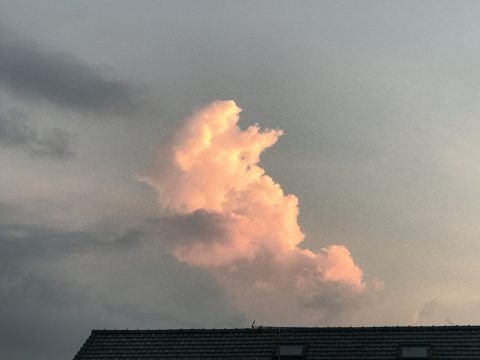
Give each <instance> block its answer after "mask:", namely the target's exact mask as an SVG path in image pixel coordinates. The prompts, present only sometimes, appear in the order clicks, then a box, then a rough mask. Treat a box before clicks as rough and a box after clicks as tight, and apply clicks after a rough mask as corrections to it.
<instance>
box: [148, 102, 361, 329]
mask: <svg viewBox="0 0 480 360" xmlns="http://www.w3.org/2000/svg"><path fill="white" fill-rule="evenodd" d="M239 112H240V109H239V108H238V107H237V105H236V104H235V103H234V102H233V101H217V102H214V103H212V104H210V105H208V106H206V107H205V108H203V109H201V110H199V111H198V112H196V113H195V114H193V115H192V116H191V117H190V118H189V119H187V121H186V123H185V125H184V126H183V127H182V128H181V129H180V130H179V132H178V133H177V134H176V136H175V137H174V138H173V139H172V140H171V141H170V142H168V143H166V144H164V145H163V146H161V147H160V149H159V150H158V152H157V155H156V157H155V160H154V162H153V163H152V164H151V166H150V167H149V168H148V169H147V170H146V171H145V173H144V174H143V175H142V176H141V179H142V180H143V181H145V182H147V183H148V184H149V185H151V186H152V187H153V188H154V189H155V190H156V191H157V193H158V200H159V204H160V205H161V207H162V208H164V209H165V210H167V211H169V212H170V213H171V214H172V219H174V218H175V216H176V217H177V220H171V222H170V225H169V226H167V225H165V224H163V228H162V229H166V230H167V232H168V233H169V234H171V236H170V237H171V238H172V239H173V242H174V244H173V246H172V247H173V249H172V251H173V253H174V255H175V256H176V257H177V258H178V259H179V260H180V261H182V262H185V263H187V264H189V265H191V266H196V267H201V268H205V269H208V271H209V272H210V273H211V274H212V275H213V276H214V277H215V278H216V279H217V280H218V281H219V282H220V283H221V284H222V285H223V286H225V287H226V288H227V289H228V291H229V293H230V294H232V295H233V299H234V301H235V303H236V305H237V308H238V309H240V310H241V311H242V312H245V313H246V314H248V315H249V316H255V317H257V318H258V319H265V320H267V321H271V322H275V323H278V322H288V321H290V323H292V322H291V321H293V322H296V323H298V322H299V321H300V322H302V321H303V322H305V321H315V320H317V321H319V322H335V321H336V322H338V321H339V317H340V313H341V312H342V311H343V310H344V309H346V308H347V307H351V306H347V304H348V303H351V304H353V303H355V299H358V298H360V297H361V296H362V294H363V293H364V290H365V283H364V282H363V279H362V271H361V270H360V268H359V267H358V266H357V265H356V264H355V263H354V261H353V259H352V258H351V255H350V252H349V250H348V249H347V248H346V247H344V246H342V245H331V246H328V247H325V248H323V249H321V250H320V251H318V252H313V251H311V250H308V249H303V248H301V247H300V244H301V243H302V241H303V239H304V234H303V233H302V231H301V229H300V227H299V225H298V222H297V217H298V199H297V198H296V197H295V196H294V195H291V194H289V195H286V194H284V192H283V190H282V188H281V187H280V185H279V184H277V183H275V181H274V180H273V179H272V178H271V177H270V176H268V175H266V174H265V171H264V169H262V168H261V167H259V166H258V163H259V161H260V154H261V153H262V152H263V151H264V150H265V149H266V148H268V147H270V146H272V145H273V144H274V143H275V142H276V141H277V139H278V137H279V136H280V135H282V131H281V130H270V129H267V130H265V131H262V130H260V128H259V127H258V126H257V125H254V126H250V127H248V128H247V129H245V130H241V129H240V128H239V127H238V121H239V115H238V114H239ZM199 219H201V221H200V222H198V220H199ZM186 220H188V222H189V224H185V223H184V222H185V221H186ZM194 220H197V222H195V221H194ZM184 225H185V226H184ZM190 225H193V227H192V229H200V231H199V232H196V231H193V232H191V231H188V230H185V229H186V228H188V227H189V226H190ZM199 225H200V226H199ZM206 227H210V228H211V229H212V230H211V233H209V232H208V231H205V230H204V229H205V228H206ZM332 314H335V315H334V316H332Z"/></svg>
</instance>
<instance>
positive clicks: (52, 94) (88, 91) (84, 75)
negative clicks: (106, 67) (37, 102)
mask: <svg viewBox="0 0 480 360" xmlns="http://www.w3.org/2000/svg"><path fill="white" fill-rule="evenodd" d="M0 84H1V85H3V86H4V87H6V88H7V89H9V90H10V91H12V92H13V93H14V94H16V95H19V96H23V97H28V98H34V99H44V100H48V101H50V102H52V103H55V104H57V105H60V106H63V107H66V108H70V109H74V110H80V111H93V112H115V113H125V112H130V111H132V109H134V108H135V107H136V106H137V104H136V100H135V93H136V90H135V88H134V86H133V85H132V84H131V83H130V82H128V81H120V80H116V79H110V78H108V77H107V76H105V75H104V74H103V72H102V71H101V70H100V69H99V68H98V67H94V66H90V65H86V64H84V63H83V62H81V61H80V60H79V59H77V58H75V57H74V56H73V55H71V54H68V53H65V52H56V51H51V50H48V49H46V48H44V47H42V46H40V45H38V44H36V43H34V42H33V41H29V40H26V39H23V38H21V37H19V36H17V35H16V34H14V33H13V32H12V31H10V30H9V29H7V28H5V27H0Z"/></svg>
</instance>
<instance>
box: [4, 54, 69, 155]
mask: <svg viewBox="0 0 480 360" xmlns="http://www.w3.org/2000/svg"><path fill="white" fill-rule="evenodd" d="M0 57H1V55H0ZM0 146H1V147H3V148H17V149H21V150H24V151H26V152H28V153H29V154H30V155H32V156H37V157H51V158H56V159H68V158H72V157H74V156H75V153H74V152H73V150H72V148H71V135H70V134H69V133H68V132H67V131H65V130H62V129H58V128H53V129H49V130H47V131H44V132H43V133H42V134H39V133H38V132H37V131H36V130H35V129H33V128H32V127H30V126H29V124H28V122H27V121H26V115H25V114H24V113H22V112H20V111H18V110H15V109H12V110H10V111H8V112H6V113H4V112H1V111H0Z"/></svg>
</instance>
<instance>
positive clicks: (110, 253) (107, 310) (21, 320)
mask: <svg viewBox="0 0 480 360" xmlns="http://www.w3.org/2000/svg"><path fill="white" fill-rule="evenodd" d="M9 209H11V206H9V205H8V204H4V203H1V202H0V210H1V211H2V212H4V213H8V211H9ZM145 237H146V235H145V233H144V229H142V228H139V229H131V230H128V231H124V232H121V233H119V234H115V233H114V231H113V230H110V231H109V232H108V233H102V232H89V231H65V230H59V229H55V228H51V227H46V226H34V225H20V224H14V223H5V222H2V218H0V303H1V304H2V307H1V309H0V358H8V359H12V360H16V359H36V360H38V359H40V360H43V359H66V358H72V357H73V355H74V354H75V352H76V351H78V349H79V348H80V346H81V344H82V342H83V341H84V340H85V338H86V337H87V336H88V334H89V332H90V330H91V329H92V328H168V327H178V326H182V327H199V326H222V327H225V326H228V327H230V326H243V325H245V323H246V321H245V319H244V317H243V316H242V315H241V314H238V313H236V312H235V311H233V310H231V309H230V308H229V305H228V303H227V301H226V299H225V298H224V296H225V295H224V294H223V290H222V289H221V288H220V287H218V286H217V285H216V284H215V283H214V282H213V281H212V279H210V278H209V276H208V275H207V274H205V273H203V272H202V271H198V270H192V269H189V268H188V267H186V266H184V265H182V264H180V263H178V262H177V261H176V260H175V259H174V258H172V257H171V256H170V255H169V254H168V253H165V252H162V249H161V248H159V247H156V246H155V242H152V241H148V239H146V238H145ZM191 309H196V310H197V311H195V312H193V313H192V312H191Z"/></svg>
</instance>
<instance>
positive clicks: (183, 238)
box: [146, 210, 227, 245]
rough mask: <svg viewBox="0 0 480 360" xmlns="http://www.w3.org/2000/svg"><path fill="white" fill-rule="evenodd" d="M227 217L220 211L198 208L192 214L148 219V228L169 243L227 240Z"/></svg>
mask: <svg viewBox="0 0 480 360" xmlns="http://www.w3.org/2000/svg"><path fill="white" fill-rule="evenodd" d="M226 221H227V220H226V219H225V218H224V217H223V216H222V215H221V214H218V213H210V212H208V211H205V210H196V211H194V212H193V213H191V214H176V215H171V216H164V217H159V218H155V219H149V220H148V221H147V224H146V225H147V228H148V229H149V231H151V232H152V233H153V234H157V235H158V236H161V237H162V238H163V239H165V241H166V242H167V243H168V244H173V245H186V244H191V243H194V242H199V241H201V242H203V243H205V242H222V241H225V231H226V229H225V228H224V225H225V224H226Z"/></svg>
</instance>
